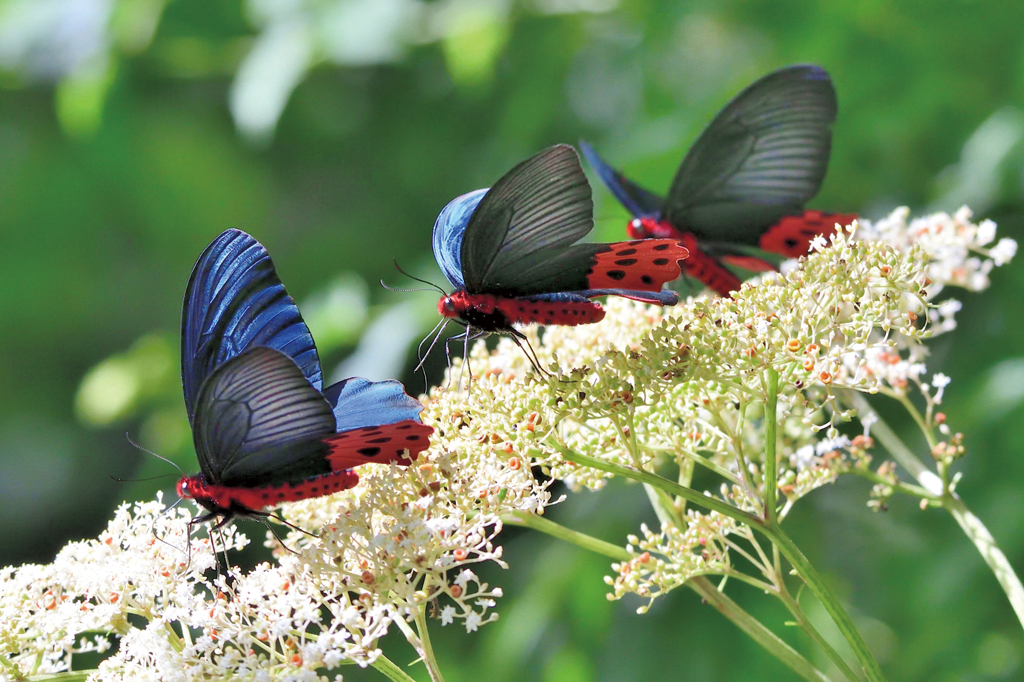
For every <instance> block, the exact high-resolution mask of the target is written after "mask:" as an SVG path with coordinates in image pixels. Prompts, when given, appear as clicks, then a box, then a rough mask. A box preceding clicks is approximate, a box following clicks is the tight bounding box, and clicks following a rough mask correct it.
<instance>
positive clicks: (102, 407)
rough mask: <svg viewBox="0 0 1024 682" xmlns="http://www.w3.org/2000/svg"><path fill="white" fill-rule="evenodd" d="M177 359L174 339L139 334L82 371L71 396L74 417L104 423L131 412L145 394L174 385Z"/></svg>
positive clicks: (97, 423) (153, 393) (93, 423)
mask: <svg viewBox="0 0 1024 682" xmlns="http://www.w3.org/2000/svg"><path fill="white" fill-rule="evenodd" d="M177 360H178V348H177V342H176V340H173V341H172V340H171V338H169V337H168V336H167V335H161V334H149V335H147V336H144V337H142V338H141V339H139V340H138V341H136V342H135V344H134V345H132V347H131V348H129V349H128V350H127V351H125V352H124V353H119V354H117V355H114V356H111V357H109V358H107V359H106V360H103V361H102V362H100V363H99V364H98V365H96V366H95V367H93V368H92V369H91V370H89V372H88V374H86V375H85V377H84V378H83V379H82V383H81V384H79V386H78V394H77V395H76V396H75V412H76V414H77V415H78V418H79V419H80V420H82V421H83V422H84V423H86V424H89V425H91V426H107V425H109V424H112V423H114V422H118V421H123V420H124V419H127V418H128V417H130V416H133V415H134V414H136V411H137V410H138V408H139V407H141V406H142V405H143V401H144V400H145V399H146V398H150V397H152V396H156V395H161V394H166V392H167V389H168V387H169V386H174V384H175V383H176V382H177V376H178V375H177V373H176V370H177Z"/></svg>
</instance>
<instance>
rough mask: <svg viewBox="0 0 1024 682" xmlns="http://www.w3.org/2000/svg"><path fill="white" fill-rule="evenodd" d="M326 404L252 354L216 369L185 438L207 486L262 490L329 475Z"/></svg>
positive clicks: (272, 358)
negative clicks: (191, 445) (191, 443)
mask: <svg viewBox="0 0 1024 682" xmlns="http://www.w3.org/2000/svg"><path fill="white" fill-rule="evenodd" d="M334 432H335V420H334V412H333V411H332V410H331V406H330V404H329V403H328V402H327V400H326V399H325V398H324V397H323V395H321V394H320V392H319V391H318V390H316V389H315V388H313V386H312V385H311V384H310V383H309V380H308V379H307V378H306V376H305V375H304V374H303V372H302V370H301V369H299V367H298V365H296V364H295V362H294V361H293V360H292V359H291V358H289V357H288V356H287V355H285V354H284V353H282V352H280V351H278V350H275V349H273V348H266V347H262V346H259V347H256V348H252V349H250V350H247V351H245V352H244V353H242V354H241V355H238V356H236V357H234V358H231V359H230V360H228V361H227V362H225V363H223V364H221V365H219V366H218V367H217V368H216V369H214V370H213V372H211V373H210V375H209V376H208V377H207V378H206V380H205V381H204V382H203V384H202V386H201V387H200V389H199V394H198V396H197V399H196V403H195V418H194V419H193V422H192V436H193V440H194V443H195V448H196V455H197V456H198V457H199V466H200V468H201V469H202V472H203V476H204V477H205V479H206V481H207V483H210V484H214V485H224V486H266V485H273V484H275V483H282V482H285V481H294V480H302V479H304V478H308V477H309V476H314V475H318V474H323V473H328V472H329V471H331V466H330V463H329V462H328V461H327V459H326V455H327V452H328V449H329V448H328V446H327V445H326V444H325V443H324V442H323V439H324V438H326V437H328V436H331V435H333V434H334Z"/></svg>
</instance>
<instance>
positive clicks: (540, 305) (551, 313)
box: [437, 291, 605, 332]
mask: <svg viewBox="0 0 1024 682" xmlns="http://www.w3.org/2000/svg"><path fill="white" fill-rule="evenodd" d="M437 309H438V310H439V311H440V313H441V314H442V315H444V316H445V317H450V318H456V319H459V320H461V321H462V322H464V323H465V324H467V325H469V326H471V327H476V328H477V329H481V330H484V331H489V332H500V331H505V330H508V329H510V328H511V327H512V325H513V324H533V323H536V324H558V325H568V326H575V325H579V324H590V323H591V322H600V321H601V320H602V319H604V315H605V311H604V308H602V307H601V306H600V304H598V303H595V302H593V301H588V300H587V299H585V298H583V297H581V296H572V295H565V294H551V295H549V296H546V297H543V298H541V297H528V296H524V297H520V298H504V297H501V296H492V295H491V294H470V293H467V292H465V291H456V292H454V293H453V294H452V295H451V296H444V297H442V298H441V300H440V301H438V304H437Z"/></svg>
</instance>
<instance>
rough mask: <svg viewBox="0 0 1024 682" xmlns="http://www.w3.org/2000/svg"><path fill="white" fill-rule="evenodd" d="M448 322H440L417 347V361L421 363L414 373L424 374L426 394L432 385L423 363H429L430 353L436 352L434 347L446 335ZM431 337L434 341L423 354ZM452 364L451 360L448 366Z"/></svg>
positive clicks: (417, 365)
mask: <svg viewBox="0 0 1024 682" xmlns="http://www.w3.org/2000/svg"><path fill="white" fill-rule="evenodd" d="M448 322H449V321H448V320H447V319H443V320H441V321H440V322H438V323H437V324H436V325H435V326H434V328H433V329H431V330H430V333H429V334H427V335H426V336H425V337H423V340H422V341H420V345H418V346H417V347H416V356H417V359H418V360H419V362H418V363H417V364H416V367H415V368H414V369H413V370H412V371H414V372H418V371H422V372H423V392H424V393H426V392H427V391H428V390H429V389H430V385H429V382H428V379H427V370H426V368H424V367H423V363H425V362H426V361H427V358H428V357H430V351H432V350H434V346H435V345H437V341H438V339H440V338H441V335H442V334H444V330H445V327H447V326H448ZM431 336H433V337H434V339H433V340H432V341H431V342H430V345H429V346H428V347H427V352H426V353H422V354H421V350H422V349H423V344H424V343H426V341H427V339H429V338H430V337H431ZM445 355H447V346H446V350H445ZM451 364H452V363H451V361H450V359H449V362H448V366H449V367H451Z"/></svg>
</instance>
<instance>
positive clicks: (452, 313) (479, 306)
mask: <svg viewBox="0 0 1024 682" xmlns="http://www.w3.org/2000/svg"><path fill="white" fill-rule="evenodd" d="M437 310H438V312H439V313H441V314H442V315H444V316H445V317H448V318H452V319H455V320H458V321H459V322H461V323H463V324H465V325H467V326H469V327H476V328H477V329H480V330H483V331H488V332H500V331H503V330H506V329H508V328H509V327H511V326H512V323H511V321H510V320H509V319H508V318H507V317H505V315H504V313H502V312H501V311H500V310H498V297H497V296H492V295H491V294H471V293H469V292H467V291H465V290H464V289H460V290H458V291H455V292H453V293H452V294H451V295H448V296H442V297H441V300H439V301H438V302H437Z"/></svg>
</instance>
